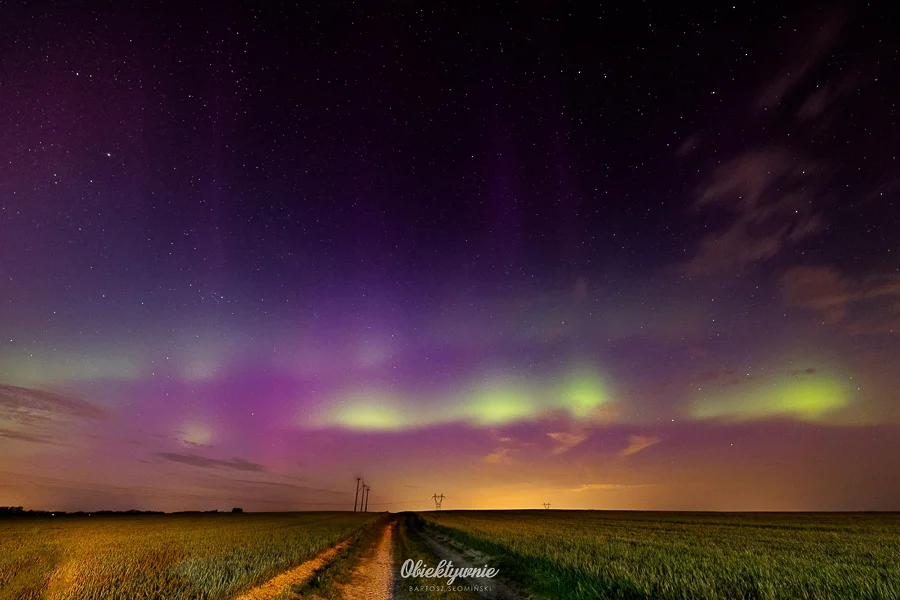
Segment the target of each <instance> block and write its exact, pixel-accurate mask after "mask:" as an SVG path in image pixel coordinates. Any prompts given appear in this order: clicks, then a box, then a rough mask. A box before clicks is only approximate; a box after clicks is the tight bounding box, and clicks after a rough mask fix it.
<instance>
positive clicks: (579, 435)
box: [547, 431, 589, 454]
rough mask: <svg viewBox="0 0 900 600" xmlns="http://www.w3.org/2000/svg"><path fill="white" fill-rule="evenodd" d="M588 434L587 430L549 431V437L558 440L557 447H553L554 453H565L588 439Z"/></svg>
mask: <svg viewBox="0 0 900 600" xmlns="http://www.w3.org/2000/svg"><path fill="white" fill-rule="evenodd" d="M588 435H589V434H588V432H586V431H574V432H554V433H548V434H547V437H549V438H550V439H551V440H553V441H554V442H556V447H555V448H553V454H565V453H566V452H568V451H569V450H571V449H572V448H574V447H575V446H577V445H579V444H580V443H582V442H583V441H585V440H586V439H588Z"/></svg>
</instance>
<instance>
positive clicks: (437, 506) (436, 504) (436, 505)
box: [431, 493, 444, 510]
mask: <svg viewBox="0 0 900 600" xmlns="http://www.w3.org/2000/svg"><path fill="white" fill-rule="evenodd" d="M431 499H432V500H434V510H441V502H443V500H444V494H443V493H441V495H440V496H438V495H437V493H435V495H434V496H432V497H431Z"/></svg>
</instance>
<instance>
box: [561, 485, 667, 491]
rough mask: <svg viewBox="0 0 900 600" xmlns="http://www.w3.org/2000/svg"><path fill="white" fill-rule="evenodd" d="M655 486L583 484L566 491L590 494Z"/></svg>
mask: <svg viewBox="0 0 900 600" xmlns="http://www.w3.org/2000/svg"><path fill="white" fill-rule="evenodd" d="M655 485H656V484H654V483H638V484H627V483H585V484H582V485H580V486H578V487H575V488H569V489H568V490H566V491H569V492H591V491H597V490H624V489H628V488H637V487H653V486H655Z"/></svg>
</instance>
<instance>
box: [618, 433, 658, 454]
mask: <svg viewBox="0 0 900 600" xmlns="http://www.w3.org/2000/svg"><path fill="white" fill-rule="evenodd" d="M661 441H662V438H661V437H659V436H654V435H630V436H628V445H627V446H625V447H624V448H622V449H621V450H620V451H619V456H623V457H624V456H631V455H632V454H637V453H638V452H640V451H641V450H646V449H647V448H649V447H650V446H654V445H656V444H658V443H660V442H661Z"/></svg>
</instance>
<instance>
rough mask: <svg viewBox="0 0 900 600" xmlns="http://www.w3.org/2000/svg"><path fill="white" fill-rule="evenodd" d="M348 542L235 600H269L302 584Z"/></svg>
mask: <svg viewBox="0 0 900 600" xmlns="http://www.w3.org/2000/svg"><path fill="white" fill-rule="evenodd" d="M349 543H350V540H345V541H343V542H341V543H340V544H338V545H337V546H334V547H333V548H329V549H328V550H326V551H325V552H323V553H322V554H320V555H318V556H316V557H315V558H312V559H310V560H308V561H306V562H305V563H302V564H301V565H299V566H297V567H294V568H293V569H291V570H290V571H285V572H284V573H282V574H281V575H278V576H276V577H273V578H272V579H270V580H269V581H267V582H265V583H264V584H262V585H261V586H259V587H255V588H253V589H252V590H250V591H249V592H247V593H246V594H243V595H241V596H238V597H237V598H236V599H235V600H271V599H272V598H274V597H275V596H277V595H278V594H280V593H281V592H283V591H285V590H287V589H288V588H289V587H290V586H292V585H296V584H298V583H303V582H304V581H306V580H307V579H309V578H310V576H311V575H312V574H313V573H314V572H315V571H316V569H319V568H321V567H322V566H324V565H325V564H326V563H328V562H329V561H330V560H331V559H332V558H334V557H335V555H336V554H337V553H338V552H339V551H340V550H341V548H343V547H344V546H346V545H347V544H349Z"/></svg>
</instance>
